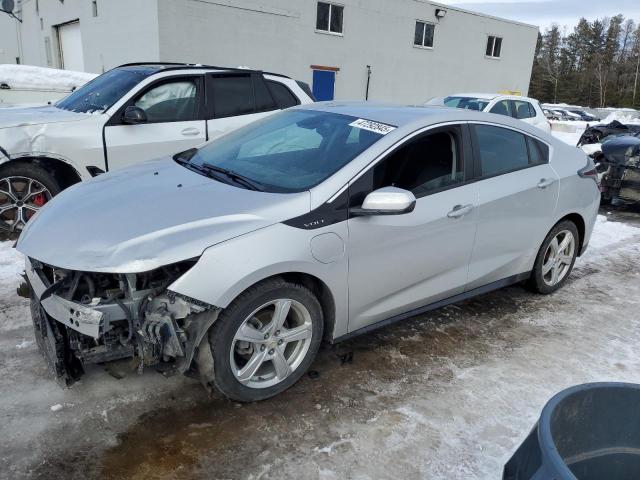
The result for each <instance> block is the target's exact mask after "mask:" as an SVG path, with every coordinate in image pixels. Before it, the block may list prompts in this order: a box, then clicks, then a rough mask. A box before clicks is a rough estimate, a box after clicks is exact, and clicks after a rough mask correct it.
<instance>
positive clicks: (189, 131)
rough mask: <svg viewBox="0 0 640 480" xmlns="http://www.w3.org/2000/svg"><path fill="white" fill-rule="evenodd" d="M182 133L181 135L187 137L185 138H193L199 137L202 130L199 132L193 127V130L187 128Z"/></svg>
mask: <svg viewBox="0 0 640 480" xmlns="http://www.w3.org/2000/svg"><path fill="white" fill-rule="evenodd" d="M180 133H181V134H182V135H185V136H188V137H191V136H193V135H198V134H199V133H200V130H198V129H197V128H193V127H191V128H185V129H184V130H182V131H181V132H180Z"/></svg>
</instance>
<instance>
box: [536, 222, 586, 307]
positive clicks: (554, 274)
mask: <svg viewBox="0 0 640 480" xmlns="http://www.w3.org/2000/svg"><path fill="white" fill-rule="evenodd" d="M579 239H580V236H579V234H578V228H577V227H576V225H575V224H574V223H573V222H571V221H569V220H563V221H561V222H559V223H558V224H556V225H555V226H554V227H553V228H552V229H551V231H550V232H549V233H548V234H547V236H546V238H545V239H544V242H542V246H541V247H540V250H539V251H538V256H537V257H536V261H535V264H534V267H533V272H531V279H530V286H531V287H532V289H533V290H534V291H536V292H538V293H542V294H549V293H552V292H555V291H556V290H558V289H559V288H560V287H562V286H563V285H564V284H565V282H566V281H567V278H569V274H570V273H571V270H572V269H573V265H574V263H575V261H576V257H577V255H578V248H579V246H578V242H579Z"/></svg>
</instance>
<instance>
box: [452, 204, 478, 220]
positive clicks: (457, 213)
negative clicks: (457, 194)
mask: <svg viewBox="0 0 640 480" xmlns="http://www.w3.org/2000/svg"><path fill="white" fill-rule="evenodd" d="M471 210H473V205H471V204H470V203H469V204H467V205H456V206H455V207H453V209H452V210H451V211H450V212H449V213H447V217H449V218H460V217H463V216H465V215H466V214H467V213H469V212H470V211H471Z"/></svg>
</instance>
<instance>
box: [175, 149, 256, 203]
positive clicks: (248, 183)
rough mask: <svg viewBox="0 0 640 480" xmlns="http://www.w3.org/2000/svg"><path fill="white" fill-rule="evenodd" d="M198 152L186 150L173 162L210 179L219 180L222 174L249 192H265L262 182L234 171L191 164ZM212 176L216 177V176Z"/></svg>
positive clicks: (208, 165)
mask: <svg viewBox="0 0 640 480" xmlns="http://www.w3.org/2000/svg"><path fill="white" fill-rule="evenodd" d="M197 151H198V150H197V149H196V148H190V149H189V150H185V151H184V152H180V153H176V154H175V155H174V156H173V160H174V161H176V162H177V163H179V164H180V165H182V166H184V167H186V168H189V169H191V170H194V171H196V172H199V173H202V174H204V175H206V176H208V177H210V178H214V179H216V180H219V179H220V174H221V175H224V176H225V177H227V178H228V179H230V180H231V181H233V182H235V183H239V184H242V185H244V186H245V187H246V188H248V189H249V190H256V191H259V192H262V191H264V185H262V184H261V183H260V182H257V181H255V180H252V179H250V178H248V177H245V176H244V175H241V174H239V173H236V172H234V171H233V170H228V169H226V168H222V167H217V166H215V165H210V164H208V163H203V164H201V165H198V164H195V163H191V159H192V158H193V156H194V155H195V154H196V153H197ZM212 174H216V175H215V176H214V175H212Z"/></svg>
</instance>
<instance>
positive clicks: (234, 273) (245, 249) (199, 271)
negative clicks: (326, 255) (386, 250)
mask: <svg viewBox="0 0 640 480" xmlns="http://www.w3.org/2000/svg"><path fill="white" fill-rule="evenodd" d="M326 233H332V234H334V235H336V236H337V237H339V238H340V239H346V238H347V235H348V233H347V226H346V222H342V223H338V224H334V225H331V226H328V227H325V228H319V229H314V230H305V229H300V228H295V227H290V226H287V225H284V224H281V223H279V224H275V225H272V226H270V227H267V228H263V229H261V230H257V231H254V232H251V233H248V234H246V235H243V236H241V237H237V238H234V239H231V240H228V241H226V242H223V243H219V244H217V245H214V246H212V247H209V248H208V249H206V250H205V251H204V253H203V254H202V256H201V257H200V259H199V260H198V262H197V263H196V265H194V266H193V267H192V268H191V269H190V270H189V271H187V272H186V273H185V274H184V275H183V276H182V277H180V278H179V279H178V280H176V281H175V282H174V283H173V284H172V285H170V286H169V289H170V290H172V291H174V292H176V293H179V294H182V295H186V296H188V297H191V298H195V299H197V300H200V301H203V302H206V303H208V304H211V305H215V306H217V307H221V308H226V307H227V306H228V305H229V304H230V303H231V302H232V301H233V300H234V299H235V298H236V297H237V296H238V295H240V294H241V293H242V292H243V291H245V290H246V289H247V288H249V287H251V286H252V285H255V284H256V283H258V282H260V281H262V280H264V279H266V278H269V277H272V276H274V275H280V274H285V273H303V274H307V275H311V276H313V277H316V278H318V279H319V280H321V281H322V282H324V283H325V284H326V285H327V286H328V287H329V289H330V291H331V293H332V295H333V299H334V302H335V307H336V311H335V315H336V316H335V318H336V325H335V330H334V335H335V336H340V335H343V334H345V333H347V318H348V309H347V306H348V305H347V293H348V289H347V275H348V264H347V255H346V247H345V244H344V241H343V249H342V252H341V254H339V255H336V257H335V258H331V259H330V261H329V262H327V263H323V262H320V261H318V260H317V259H316V258H314V256H313V254H312V251H311V242H312V239H314V238H315V237H317V236H318V235H322V234H326Z"/></svg>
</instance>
